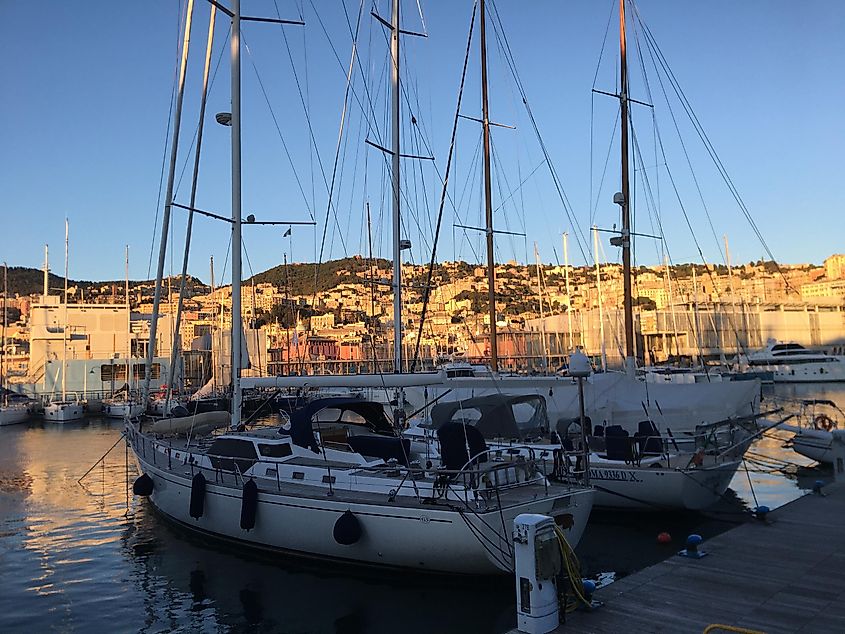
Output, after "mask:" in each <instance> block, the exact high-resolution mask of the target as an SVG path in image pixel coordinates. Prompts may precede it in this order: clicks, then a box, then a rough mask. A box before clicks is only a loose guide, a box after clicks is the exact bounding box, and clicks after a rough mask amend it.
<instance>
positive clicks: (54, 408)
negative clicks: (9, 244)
mask: <svg viewBox="0 0 845 634" xmlns="http://www.w3.org/2000/svg"><path fill="white" fill-rule="evenodd" d="M69 235H70V230H69V228H68V219H67V218H65V290H64V301H63V304H62V314H63V318H62V331H61V332H62V397H61V398H60V399H58V400H55V401H54V400H51V401H50V402H49V403H47V405H45V406H44V420H46V421H49V422H52V423H69V422H71V421H75V420H80V419H82V417H83V416H84V415H85V408H84V407H83V404H82V401H81V400H80V399H79V396H78V395H77V394H74V395H73V396H74V398H73V400H71V399H70V398H68V392H67V343H68V338H69V335H70V331H69V329H68V320H67V298H68V291H67V270H68V250H69V249H68V244H69ZM45 271H46V269H45ZM44 275H45V279H46V275H47V273H46V272H45V274H44ZM46 286H47V285H46V282H45V289H46ZM45 294H46V290H45Z"/></svg>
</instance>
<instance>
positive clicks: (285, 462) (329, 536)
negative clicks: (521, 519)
mask: <svg viewBox="0 0 845 634" xmlns="http://www.w3.org/2000/svg"><path fill="white" fill-rule="evenodd" d="M156 425H158V423H157V424H156ZM453 427H454V429H453V430H452V431H456V433H453V434H451V435H450V436H449V437H448V438H446V437H441V449H442V454H443V456H446V457H445V458H443V460H442V461H439V462H438V464H437V465H436V466H429V465H428V464H426V465H423V464H421V462H422V461H423V460H424V459H425V456H424V455H419V454H416V453H415V452H414V450H413V449H412V447H411V442H410V441H409V440H407V439H403V438H399V437H397V436H395V435H394V432H393V424H392V423H391V422H390V421H389V420H388V419H387V417H386V416H385V414H384V409H383V407H382V406H381V404H378V403H372V402H369V401H364V400H361V399H358V398H354V397H352V398H350V397H346V398H323V399H316V400H314V401H312V402H310V403H309V404H308V405H306V406H305V407H304V408H302V409H300V410H297V411H295V412H294V413H293V414H291V417H290V424H289V425H285V426H284V427H282V428H276V427H270V428H259V429H255V430H250V431H243V432H236V431H231V430H230V431H228V432H226V433H223V434H221V435H216V436H212V437H207V436H206V437H202V436H198V435H197V434H196V433H187V434H186V433H185V432H184V431H182V432H180V433H179V434H177V435H175V436H163V435H162V434H159V433H156V429H155V428H154V426H150V427H149V428H147V427H146V426H145V425H144V424H142V423H137V422H136V423H128V424H127V427H126V434H127V438H128V440H129V442H130V444H131V447H132V450H133V452H134V454H135V456H136V458H137V460H138V464H139V466H140V468H141V470H142V472H143V475H142V476H141V477H140V478H138V480H137V481H136V482H135V485H134V491H135V493H136V495H141V496H149V499H150V501H151V502H152V503H153V505H155V507H156V508H157V509H159V510H160V511H161V512H162V513H163V514H164V515H165V516H167V517H168V518H170V519H171V520H174V521H176V522H177V523H179V524H181V525H183V526H185V527H187V528H189V529H191V530H194V531H198V532H201V533H205V534H207V535H212V536H215V537H218V538H222V539H226V540H231V541H237V542H238V543H240V544H244V545H247V546H252V547H255V548H261V549H264V550H270V551H274V552H277V553H281V554H286V555H291V556H300V557H308V558H316V559H326V560H332V561H336V562H339V563H347V564H355V565H364V566H378V567H386V568H397V569H414V570H419V571H429V572H438V573H448V574H471V575H479V574H505V573H509V572H511V571H512V570H513V551H512V545H511V529H512V525H513V520H514V518H515V517H516V516H517V515H519V514H521V513H540V514H543V515H548V516H550V517H553V518H555V520H556V521H557V523H558V525H559V526H561V527H562V528H563V529H564V530H565V534H566V538H567V541H568V542H569V543H570V544H571V545H572V546H574V545H575V544H577V543H578V541H579V539H580V537H581V535H582V533H583V531H584V528H585V526H586V523H587V519H588V517H589V514H590V510H591V508H592V503H593V495H594V492H593V491H592V489H590V488H588V487H585V486H580V485H578V484H577V483H569V482H552V481H550V480H549V479H547V477H546V475H545V473H544V472H543V469H542V468H541V460H540V459H538V458H537V457H536V456H534V455H533V454H531V453H530V452H529V454H524V453H517V454H509V453H502V452H496V451H494V450H492V449H488V448H487V447H486V445H485V443H484V440H483V439H482V438H481V436H480V435H479V434H478V432H477V431H476V430H474V429H473V428H472V427H470V426H468V425H467V426H459V425H454V426H453ZM184 436H187V439H186V438H185V437H184ZM466 438H469V439H470V440H469V442H468V443H467V442H466V441H465V439H466Z"/></svg>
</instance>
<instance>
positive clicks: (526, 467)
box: [126, 426, 549, 509]
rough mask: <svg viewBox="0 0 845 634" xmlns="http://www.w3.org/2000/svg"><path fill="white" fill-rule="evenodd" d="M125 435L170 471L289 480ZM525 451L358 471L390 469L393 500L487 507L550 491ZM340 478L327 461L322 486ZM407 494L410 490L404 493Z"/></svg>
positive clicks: (255, 466)
mask: <svg viewBox="0 0 845 634" xmlns="http://www.w3.org/2000/svg"><path fill="white" fill-rule="evenodd" d="M126 435H127V438H128V439H129V441H130V443H131V444H132V447H133V449H134V450H135V452H136V454H138V455H139V456H140V457H141V459H142V460H144V461H147V462H151V463H152V464H153V465H154V466H159V467H165V463H164V461H166V468H167V469H168V470H171V469H173V468H174V466H182V467H188V468H190V471H191V476H192V477H193V475H194V474H196V473H199V472H202V473H205V474H208V477H209V478H211V477H212V476H213V481H214V483H215V484H221V485H227V484H229V485H239V484H243V482H244V480H245V479H251V478H259V479H262V480H267V479H270V480H271V481H272V480H273V479H274V480H275V484H276V489H277V490H278V491H282V488H283V484H284V482H283V479H282V478H281V477H280V474H279V466H280V465H284V462H278V461H268V460H262V459H260V458H259V459H257V460H253V459H251V458H234V457H232V456H217V455H212V454H208V453H205V452H203V453H202V454H201V455H202V456H204V457H209V458H211V457H218V458H225V459H226V460H231V461H232V468H231V469H229V468H222V467H214V466H207V465H203V464H202V463H201V461H200V460H199V459H198V455H196V454H195V452H194V451H193V450H192V449H191V448H190V447H188V448H185V447H179V446H174V445H173V444H172V443H171V442H170V441H169V440H166V439H160V438H151V437H149V436H148V435H146V434H144V433H141V432H139V431H138V430H137V429H135V428H134V427H133V426H128V427H127V432H126ZM520 449H524V450H525V451H526V452H528V454H527V455H515V456H513V459H512V460H504V461H502V460H488V461H487V462H482V463H480V464H479V463H478V458H479V457H480V456H481V454H479V455H476V456H475V457H474V458H473V460H470V461H469V462H467V464H465V465H464V466H463V467H462V468H461V469H446V468H441V467H435V468H431V469H427V468H423V467H421V466H419V465H417V464H412V465H411V466H405V465H402V464H394V463H393V462H392V461H390V462H386V463H384V464H379V465H361V466H360V467H356V469H355V472H356V473H358V474H362V473H364V474H366V473H370V474H374V475H375V474H379V475H384V474H385V473H387V474H388V475H391V476H393V477H395V478H398V479H400V482H399V484H398V485H396V486H395V487H392V488H391V489H390V490H389V491H387V492H386V493H385V495H386V496H387V498H388V500H389V501H391V502H392V501H393V500H394V499H395V498H396V496H397V494H398V493H399V491H400V490H402V489H403V488H406V487H407V486H408V485H410V487H411V488H412V489H413V496H415V497H416V498H417V499H418V501H419V502H421V503H434V502H436V500H438V499H443V500H444V501H448V500H453V501H460V502H462V503H464V504H466V505H470V506H473V507H475V506H478V505H479V504H482V505H483V506H484V507H485V508H487V509H495V508H498V507H499V506H500V505H501V502H500V500H499V494H500V493H502V492H504V491H507V490H512V489H517V488H521V487H526V486H538V485H542V486H543V487H544V493H546V494H547V493H548V487H549V481H548V479H547V477H546V473H548V469H547V465H546V463H545V460H543V459H537V458H536V457H535V456H534V455H533V452H534V449H533V448H531V447H521V448H520ZM495 451H496V450H495V449H488V450H487V451H485V452H483V454H485V455H489V454H495ZM238 460H242V461H249V462H250V471H251V473H250V474H246V473H245V470H242V469H241V467H240V465H238ZM426 478H430V479H431V480H432V486H431V488H429V487H420V486H418V485H419V482H420V481H421V480H423V479H426ZM227 480H228V482H227ZM335 482H336V476H334V475H332V473H331V471H330V468H329V465H328V463H327V467H326V474H325V475H324V476H323V477H322V481H321V484H328V485H329V487H328V488H329V491H331V490H332V487H333V485H334V484H335ZM303 483H305V482H303ZM406 483H408V485H406ZM403 495H407V493H404V492H403Z"/></svg>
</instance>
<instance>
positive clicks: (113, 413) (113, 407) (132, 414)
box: [103, 397, 146, 419]
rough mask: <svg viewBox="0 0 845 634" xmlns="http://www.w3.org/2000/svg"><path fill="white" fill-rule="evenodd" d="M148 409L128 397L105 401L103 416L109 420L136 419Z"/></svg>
mask: <svg viewBox="0 0 845 634" xmlns="http://www.w3.org/2000/svg"><path fill="white" fill-rule="evenodd" d="M145 409H146V408H145V407H144V406H143V405H141V404H140V403H136V402H134V401H133V400H132V399H131V398H128V397H118V398H113V399H107V400H105V401H103V414H105V415H106V416H107V417H108V418H121V419H123V418H136V417H138V416H140V415H141V414H143V413H144V410H145Z"/></svg>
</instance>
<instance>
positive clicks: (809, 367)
mask: <svg viewBox="0 0 845 634" xmlns="http://www.w3.org/2000/svg"><path fill="white" fill-rule="evenodd" d="M747 363H748V366H750V367H751V368H753V369H762V370H769V371H771V372H772V373H773V374H774V380H775V383H828V382H832V381H845V356H833V355H827V354H825V353H824V352H816V351H813V350H808V349H807V348H805V347H804V346H802V345H801V344H800V343H795V342H777V341H769V344H768V345H767V346H766V347H765V348H764V349H763V350H760V351H758V352H753V353H751V354H749V355H748V358H747Z"/></svg>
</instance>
